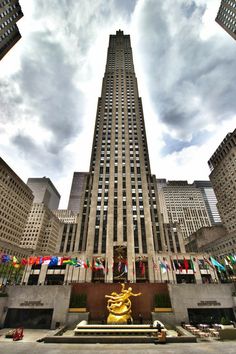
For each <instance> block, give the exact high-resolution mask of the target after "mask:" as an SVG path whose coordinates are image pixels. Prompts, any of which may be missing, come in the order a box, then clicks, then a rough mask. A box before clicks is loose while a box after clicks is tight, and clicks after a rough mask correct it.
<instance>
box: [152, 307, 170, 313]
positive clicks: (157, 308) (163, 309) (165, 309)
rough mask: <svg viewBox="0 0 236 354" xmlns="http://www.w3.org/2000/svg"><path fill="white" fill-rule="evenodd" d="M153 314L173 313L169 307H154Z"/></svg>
mask: <svg viewBox="0 0 236 354" xmlns="http://www.w3.org/2000/svg"><path fill="white" fill-rule="evenodd" d="M154 312H173V309H172V308H171V307H155V308H154Z"/></svg>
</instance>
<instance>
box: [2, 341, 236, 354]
mask: <svg viewBox="0 0 236 354" xmlns="http://www.w3.org/2000/svg"><path fill="white" fill-rule="evenodd" d="M235 352H236V342H235V341H232V342H230V341H227V342H210V343H189V344H188V343H180V344H165V345H160V344H159V345H154V344H153V345H151V344H138V345H136V344H128V345H127V344H119V345H118V344H83V345H78V344H60V345H59V344H44V343H35V342H33V343H30V342H5V341H4V342H3V341H2V342H1V343H0V354H6V353H9V354H40V353H46V354H65V353H66V354H103V353H107V354H108V353H109V354H121V353H122V354H123V353H127V354H154V353H155V354H157V353H160V354H183V353H184V354H222V353H227V354H235Z"/></svg>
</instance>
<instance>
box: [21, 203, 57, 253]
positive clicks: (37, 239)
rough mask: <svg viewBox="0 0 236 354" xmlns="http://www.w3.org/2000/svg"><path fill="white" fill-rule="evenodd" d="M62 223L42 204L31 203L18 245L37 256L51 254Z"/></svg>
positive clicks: (54, 249)
mask: <svg viewBox="0 0 236 354" xmlns="http://www.w3.org/2000/svg"><path fill="white" fill-rule="evenodd" d="M61 232H62V223H61V222H60V220H59V219H58V218H57V217H56V216H55V215H54V214H53V213H52V211H51V210H50V209H49V208H48V207H47V206H45V205H44V204H43V203H33V206H32V208H31V211H30V213H29V216H28V220H27V223H26V226H25V229H24V232H23V237H22V238H21V242H20V245H21V247H24V248H30V249H33V250H34V251H35V252H36V253H37V254H52V253H54V252H55V251H56V246H57V243H58V239H59V238H60V237H61Z"/></svg>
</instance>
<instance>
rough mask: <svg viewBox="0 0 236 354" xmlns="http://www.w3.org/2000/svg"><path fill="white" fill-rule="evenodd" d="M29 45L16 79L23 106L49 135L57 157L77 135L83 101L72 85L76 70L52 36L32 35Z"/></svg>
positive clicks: (49, 148) (49, 145)
mask: <svg viewBox="0 0 236 354" xmlns="http://www.w3.org/2000/svg"><path fill="white" fill-rule="evenodd" d="M31 42H32V43H31V44H32V48H31V52H30V53H31V55H32V56H31V57H28V56H27V55H25V56H24V57H23V58H22V63H21V71H20V72H19V73H18V74H17V75H16V76H15V79H16V82H17V83H18V85H19V88H20V91H21V92H22V93H23V94H24V95H23V97H24V103H25V105H26V106H27V107H28V109H31V111H32V113H33V114H36V115H37V116H38V118H39V120H40V125H41V126H42V127H44V128H46V129H47V130H48V131H49V132H50V133H51V134H52V139H51V141H50V143H49V144H48V146H47V148H48V150H49V151H50V152H53V153H55V154H57V153H60V150H61V149H63V148H64V147H65V146H66V145H67V144H68V143H69V142H70V140H71V139H72V138H73V137H75V136H76V135H77V134H78V132H79V129H80V124H79V123H80V122H79V118H80V110H79V108H80V107H81V106H82V98H81V94H80V93H79V92H78V91H77V89H76V88H75V86H74V84H73V76H74V73H75V68H74V67H73V66H71V65H69V64H68V63H67V62H66V55H65V53H64V51H63V49H62V47H61V45H60V44H59V43H55V42H53V38H52V36H51V34H50V33H47V34H45V33H44V34H42V33H34V34H33V36H32V38H31ZM34 52H35V53H37V54H36V55H34ZM39 54H40V55H39Z"/></svg>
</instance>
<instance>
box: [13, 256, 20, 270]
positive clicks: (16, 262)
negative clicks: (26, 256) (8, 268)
mask: <svg viewBox="0 0 236 354" xmlns="http://www.w3.org/2000/svg"><path fill="white" fill-rule="evenodd" d="M12 265H13V267H14V268H20V262H19V261H18V259H17V258H16V257H15V256H13V257H12Z"/></svg>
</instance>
